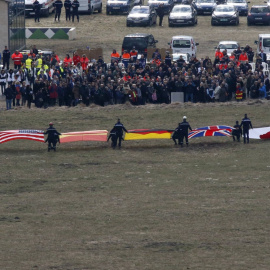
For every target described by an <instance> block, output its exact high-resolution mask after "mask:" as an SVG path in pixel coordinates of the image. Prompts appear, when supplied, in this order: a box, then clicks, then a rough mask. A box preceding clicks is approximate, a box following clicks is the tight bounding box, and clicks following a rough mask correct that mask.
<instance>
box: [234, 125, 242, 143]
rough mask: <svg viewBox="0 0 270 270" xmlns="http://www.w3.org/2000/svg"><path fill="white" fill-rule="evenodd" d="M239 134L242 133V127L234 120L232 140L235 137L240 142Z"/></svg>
mask: <svg viewBox="0 0 270 270" xmlns="http://www.w3.org/2000/svg"><path fill="white" fill-rule="evenodd" d="M241 135H242V128H241V127H240V125H239V122H238V121H236V122H235V125H234V126H233V130H232V136H233V141H234V142H235V137H236V139H237V141H238V142H240V136H241Z"/></svg>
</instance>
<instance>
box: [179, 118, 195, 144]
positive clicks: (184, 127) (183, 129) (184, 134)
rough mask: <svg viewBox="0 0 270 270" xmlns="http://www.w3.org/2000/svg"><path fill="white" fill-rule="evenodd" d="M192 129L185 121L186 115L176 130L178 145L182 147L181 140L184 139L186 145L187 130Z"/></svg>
mask: <svg viewBox="0 0 270 270" xmlns="http://www.w3.org/2000/svg"><path fill="white" fill-rule="evenodd" d="M189 129H190V131H192V128H191V126H190V125H189V123H188V122H187V117H186V116H184V117H183V122H182V123H180V124H179V126H178V130H179V134H180V145H181V147H183V140H184V138H185V139H186V145H187V146H188V130H189Z"/></svg>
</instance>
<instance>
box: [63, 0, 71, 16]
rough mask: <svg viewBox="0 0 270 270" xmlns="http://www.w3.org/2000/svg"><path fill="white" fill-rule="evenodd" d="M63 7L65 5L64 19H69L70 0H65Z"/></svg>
mask: <svg viewBox="0 0 270 270" xmlns="http://www.w3.org/2000/svg"><path fill="white" fill-rule="evenodd" d="M64 7H65V10H66V21H67V20H69V21H70V17H71V1H70V0H65V2H64Z"/></svg>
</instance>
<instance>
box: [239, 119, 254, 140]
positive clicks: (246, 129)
mask: <svg viewBox="0 0 270 270" xmlns="http://www.w3.org/2000/svg"><path fill="white" fill-rule="evenodd" d="M242 127H243V136H244V143H246V142H247V143H249V129H250V128H252V129H253V127H252V124H251V121H250V119H249V118H248V117H247V114H245V117H244V118H243V119H242V122H241V125H240V128H242Z"/></svg>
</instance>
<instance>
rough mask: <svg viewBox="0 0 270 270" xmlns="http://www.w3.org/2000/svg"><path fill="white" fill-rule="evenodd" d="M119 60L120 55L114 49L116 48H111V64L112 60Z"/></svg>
mask: <svg viewBox="0 0 270 270" xmlns="http://www.w3.org/2000/svg"><path fill="white" fill-rule="evenodd" d="M119 60H120V55H119V53H118V52H117V51H116V49H113V52H112V53H111V63H112V64H113V63H114V62H117V63H118V62H119Z"/></svg>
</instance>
